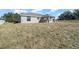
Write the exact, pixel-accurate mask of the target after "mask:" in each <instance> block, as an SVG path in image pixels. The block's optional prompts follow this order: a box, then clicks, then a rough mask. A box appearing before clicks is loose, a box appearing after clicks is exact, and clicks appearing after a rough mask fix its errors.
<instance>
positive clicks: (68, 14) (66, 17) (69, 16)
mask: <svg viewBox="0 0 79 59" xmlns="http://www.w3.org/2000/svg"><path fill="white" fill-rule="evenodd" d="M58 19H59V20H71V19H75V17H74V15H73V13H72V12H70V11H65V12H64V13H62V14H61V15H60V16H59V18H58Z"/></svg>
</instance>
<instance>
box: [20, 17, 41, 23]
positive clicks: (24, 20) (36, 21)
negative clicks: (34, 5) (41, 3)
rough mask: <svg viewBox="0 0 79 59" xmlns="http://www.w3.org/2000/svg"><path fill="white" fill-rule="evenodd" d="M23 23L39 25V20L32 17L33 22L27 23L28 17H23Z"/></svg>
mask: <svg viewBox="0 0 79 59" xmlns="http://www.w3.org/2000/svg"><path fill="white" fill-rule="evenodd" d="M21 23H39V19H37V17H31V21H27V17H21Z"/></svg>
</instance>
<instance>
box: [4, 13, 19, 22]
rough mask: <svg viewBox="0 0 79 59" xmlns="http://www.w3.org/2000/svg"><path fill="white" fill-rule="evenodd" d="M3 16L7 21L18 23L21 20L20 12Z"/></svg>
mask: <svg viewBox="0 0 79 59" xmlns="http://www.w3.org/2000/svg"><path fill="white" fill-rule="evenodd" d="M3 18H5V21H6V22H12V23H18V22H20V15H19V14H17V13H16V14H14V13H11V12H9V13H7V14H4V16H3Z"/></svg>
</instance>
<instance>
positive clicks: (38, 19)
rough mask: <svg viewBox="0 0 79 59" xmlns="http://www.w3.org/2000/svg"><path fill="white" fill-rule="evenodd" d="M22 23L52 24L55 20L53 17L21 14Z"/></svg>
mask: <svg viewBox="0 0 79 59" xmlns="http://www.w3.org/2000/svg"><path fill="white" fill-rule="evenodd" d="M20 16H21V23H42V22H43V23H44V22H48V23H51V22H53V20H54V19H55V17H54V16H52V15H48V14H46V15H43V14H37V13H21V14H20Z"/></svg>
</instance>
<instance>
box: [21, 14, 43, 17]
mask: <svg viewBox="0 0 79 59" xmlns="http://www.w3.org/2000/svg"><path fill="white" fill-rule="evenodd" d="M20 15H21V16H32V17H41V16H43V15H42V14H37V13H21V14H20Z"/></svg>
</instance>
